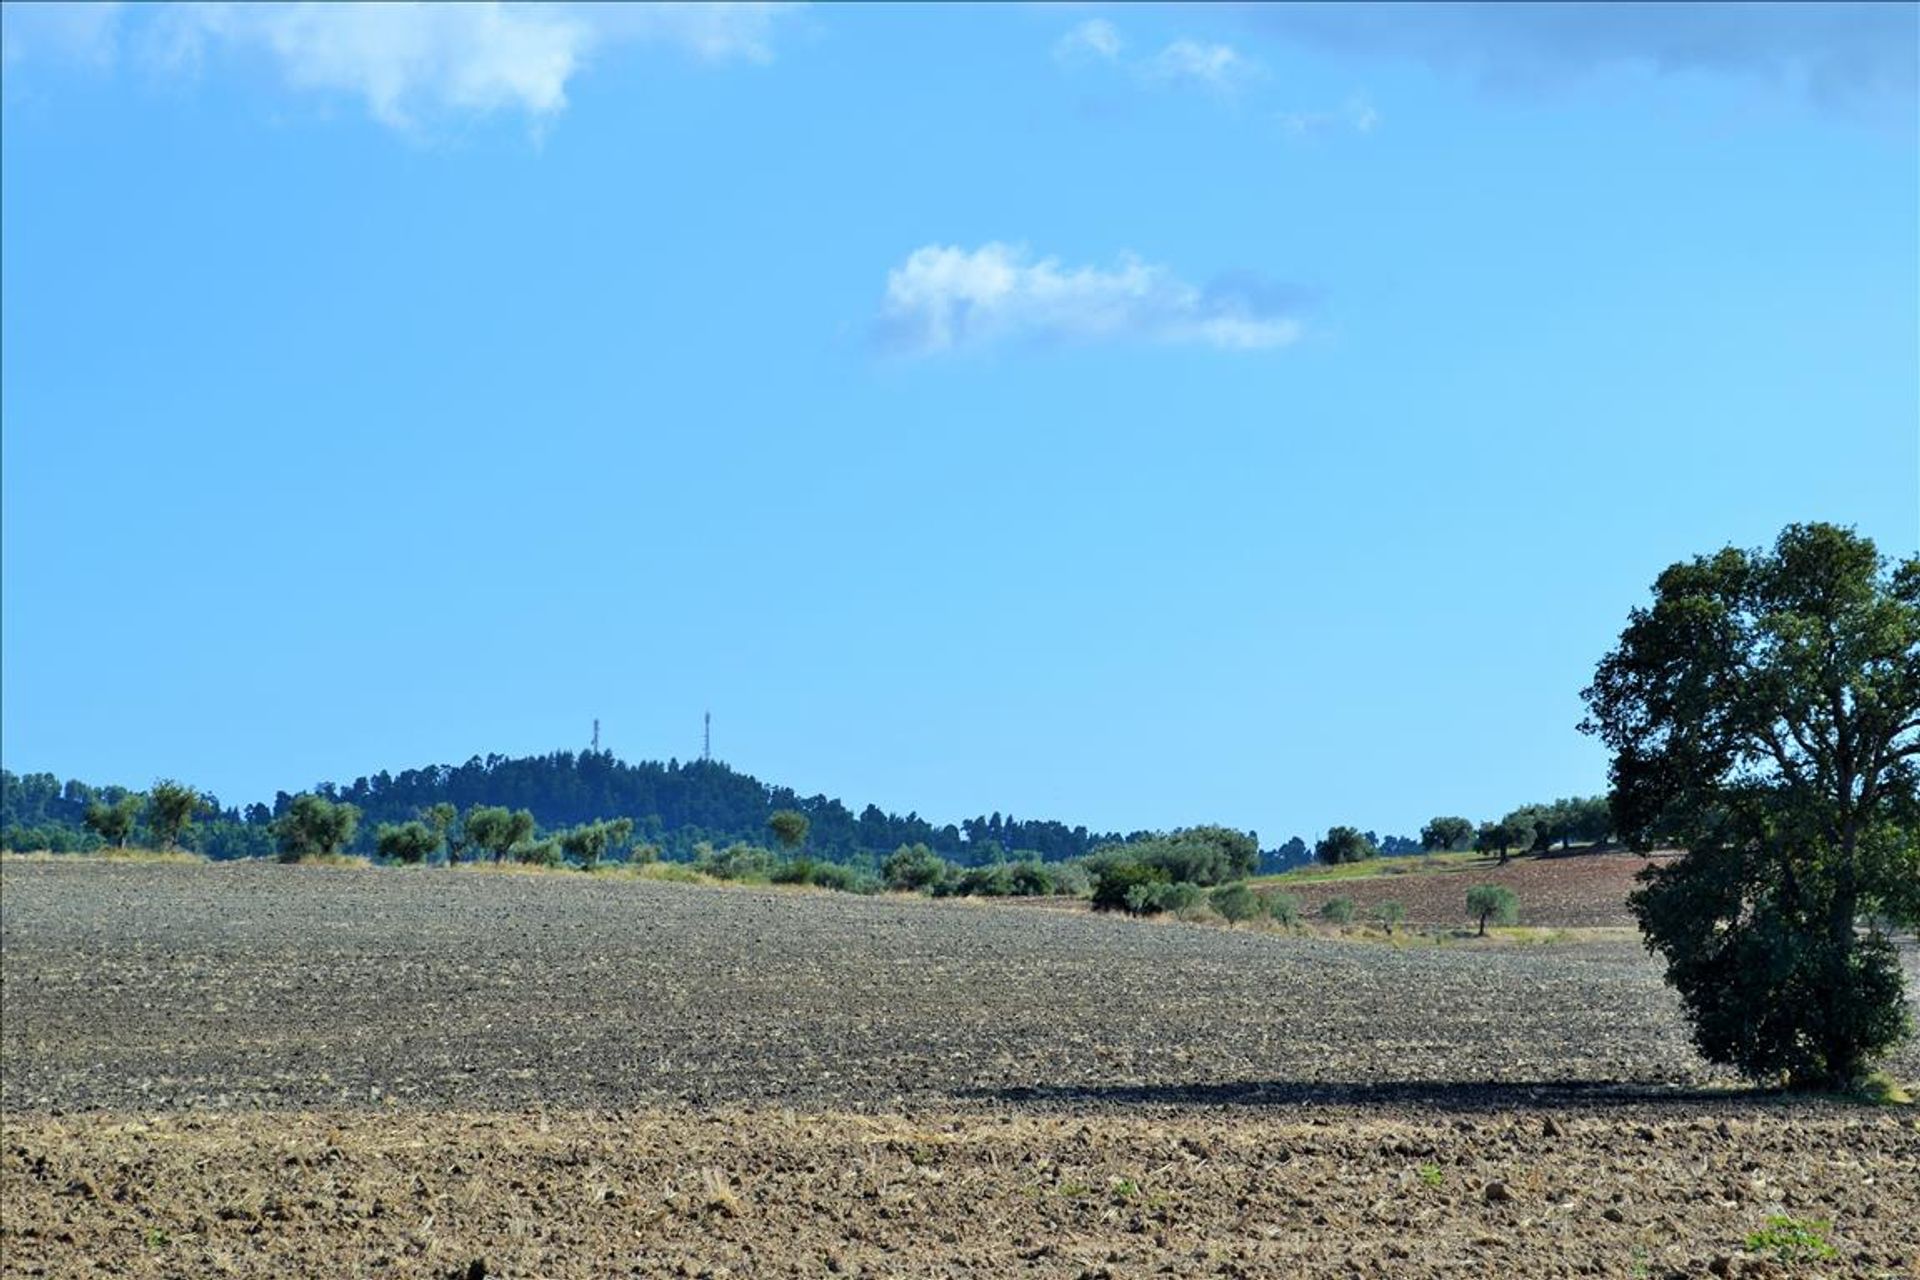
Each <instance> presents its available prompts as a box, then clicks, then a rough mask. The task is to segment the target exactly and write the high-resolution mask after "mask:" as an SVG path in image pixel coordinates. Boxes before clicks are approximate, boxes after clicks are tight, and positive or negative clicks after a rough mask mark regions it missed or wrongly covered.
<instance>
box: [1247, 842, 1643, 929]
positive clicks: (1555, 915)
mask: <svg viewBox="0 0 1920 1280" xmlns="http://www.w3.org/2000/svg"><path fill="white" fill-rule="evenodd" d="M1672 856H1673V855H1671V854H1657V855H1655V856H1654V857H1653V858H1651V859H1649V858H1644V857H1641V856H1640V855H1639V854H1634V853H1582V854H1570V855H1563V856H1557V857H1556V856H1551V855H1549V856H1547V857H1543V858H1533V857H1528V858H1515V859H1513V860H1512V861H1510V862H1508V863H1507V865H1506V866H1504V867H1503V866H1500V865H1498V860H1497V859H1494V858H1488V859H1486V860H1485V861H1480V862H1473V863H1469V864H1466V865H1464V866H1462V865H1453V866H1445V865H1444V864H1442V865H1440V866H1438V867H1433V868H1429V867H1428V866H1426V865H1425V864H1424V863H1423V860H1422V859H1419V858H1407V859H1404V860H1394V861H1393V862H1389V863H1386V864H1384V867H1383V870H1384V872H1385V873H1384V874H1381V875H1377V876H1368V877H1365V878H1362V879H1357V880H1335V881H1326V882H1324V883H1320V884H1302V885H1288V886H1285V887H1284V888H1282V889H1281V890H1279V891H1281V892H1285V893H1288V894H1291V895H1292V896H1293V897H1295V898H1297V899H1299V901H1300V905H1301V907H1302V909H1303V910H1302V914H1303V915H1306V916H1308V917H1309V918H1311V917H1313V916H1315V915H1317V914H1318V912H1319V910H1320V908H1321V906H1322V905H1324V904H1325V903H1326V902H1327V900H1328V899H1330V898H1350V899H1352V900H1353V904H1354V907H1355V909H1356V911H1355V915H1356V918H1357V919H1364V918H1365V917H1366V915H1367V913H1368V912H1369V911H1370V910H1372V908H1374V907H1375V906H1378V905H1379V904H1380V903H1382V902H1398V903H1399V904H1400V905H1401V906H1402V907H1405V908H1406V912H1407V920H1408V922H1409V923H1411V924H1419V925H1427V926H1442V927H1443V926H1448V925H1453V926H1466V925H1471V924H1472V923H1473V920H1472V918H1471V917H1470V916H1469V915H1468V914H1467V890H1469V889H1471V888H1472V887H1473V886H1475V885H1479V884H1500V885H1505V886H1506V887H1507V888H1509V889H1511V890H1513V892H1514V894H1515V895H1516V896H1518V897H1519V899H1520V923H1521V924H1527V925H1540V926H1544V927H1548V928H1579V929H1591V928H1605V927H1610V926H1611V927H1621V928H1631V927H1632V926H1633V923H1634V921H1633V917H1632V916H1631V915H1629V914H1628V912H1627V894H1628V893H1629V892H1630V891H1632V889H1633V887H1634V877H1635V876H1636V875H1638V874H1639V873H1640V871H1641V869H1642V868H1644V867H1646V866H1648V865H1649V863H1650V862H1652V863H1657V862H1662V861H1665V860H1666V859H1668V858H1670V857H1672ZM1401 861H1404V864H1405V865H1404V866H1400V865H1398V864H1399V863H1400V862H1401Z"/></svg>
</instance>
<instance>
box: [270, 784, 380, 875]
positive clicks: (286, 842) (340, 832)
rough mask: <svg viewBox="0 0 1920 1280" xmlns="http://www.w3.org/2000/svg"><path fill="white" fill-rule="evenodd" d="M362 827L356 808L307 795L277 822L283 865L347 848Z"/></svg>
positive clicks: (275, 831) (275, 829) (276, 838)
mask: <svg viewBox="0 0 1920 1280" xmlns="http://www.w3.org/2000/svg"><path fill="white" fill-rule="evenodd" d="M359 825H360V810H359V809H357V808H356V807H354V806H353V805H350V804H346V803H344V802H338V801H333V800H329V799H327V798H326V797H325V796H316V795H313V794H311V793H305V794H302V795H297V796H295V797H294V798H293V802H292V803H291V804H289V805H288V806H287V811H286V812H285V813H283V814H281V815H280V816H279V817H278V818H277V819H275V820H274V824H273V837H274V843H275V844H276V845H278V846H279V849H280V860H281V861H282V862H298V861H299V860H300V859H302V858H310V857H327V856H330V855H332V854H337V853H339V852H340V851H341V850H342V849H344V848H346V847H347V844H348V843H349V842H350V841H352V839H353V832H354V829H355V828H356V827H358V826H359Z"/></svg>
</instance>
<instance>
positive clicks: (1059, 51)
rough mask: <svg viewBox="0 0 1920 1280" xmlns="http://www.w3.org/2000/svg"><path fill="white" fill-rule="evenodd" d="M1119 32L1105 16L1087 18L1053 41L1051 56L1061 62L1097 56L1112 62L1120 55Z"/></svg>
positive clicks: (1104, 60)
mask: <svg viewBox="0 0 1920 1280" xmlns="http://www.w3.org/2000/svg"><path fill="white" fill-rule="evenodd" d="M1120 49H1121V41H1120V33H1119V31H1117V30H1115V28H1114V25H1113V24H1112V23H1111V22H1108V21H1107V20H1106V19H1105V18H1089V19H1087V20H1086V21H1085V22H1083V23H1081V24H1080V25H1079V26H1077V27H1075V28H1074V29H1073V30H1071V31H1069V32H1067V34H1065V35H1063V36H1061V37H1060V38H1059V39H1058V40H1056V41H1055V42H1054V45H1053V56H1054V57H1056V58H1058V59H1060V60H1061V61H1062V62H1073V61H1077V60H1079V59H1083V58H1097V59H1099V60H1101V61H1103V62H1113V61H1115V60H1117V59H1118V58H1119V57H1120Z"/></svg>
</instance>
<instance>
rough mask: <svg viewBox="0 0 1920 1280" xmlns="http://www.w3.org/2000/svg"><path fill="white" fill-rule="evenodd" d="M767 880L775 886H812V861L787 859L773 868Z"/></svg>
mask: <svg viewBox="0 0 1920 1280" xmlns="http://www.w3.org/2000/svg"><path fill="white" fill-rule="evenodd" d="M769 878H770V879H771V880H772V881H773V882H774V883H775V884H812V883H813V859H812V858H789V859H787V860H786V861H785V862H783V863H781V864H780V865H779V866H777V867H775V868H774V869H773V875H772V876H771V877H769Z"/></svg>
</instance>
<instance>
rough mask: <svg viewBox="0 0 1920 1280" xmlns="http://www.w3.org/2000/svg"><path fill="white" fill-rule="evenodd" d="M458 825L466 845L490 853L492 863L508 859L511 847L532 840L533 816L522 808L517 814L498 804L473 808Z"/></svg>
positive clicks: (511, 850)
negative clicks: (464, 834) (462, 831)
mask: <svg viewBox="0 0 1920 1280" xmlns="http://www.w3.org/2000/svg"><path fill="white" fill-rule="evenodd" d="M461 825H462V827H463V828H464V829H465V832H466V839H467V843H468V844H470V845H472V846H473V847H474V848H475V849H478V850H479V851H480V852H482V853H486V854H491V855H492V857H493V860H494V861H495V862H499V861H500V860H501V859H503V858H505V857H507V856H509V855H510V854H511V853H512V852H513V849H514V846H516V845H523V844H529V843H531V842H532V840H533V814H531V813H529V812H528V811H527V810H525V809H521V810H520V811H519V812H517V813H516V812H512V811H510V810H508V809H506V808H504V807H503V806H500V805H475V806H474V807H473V808H471V809H469V810H467V817H466V821H465V822H464V823H462V824H461Z"/></svg>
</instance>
